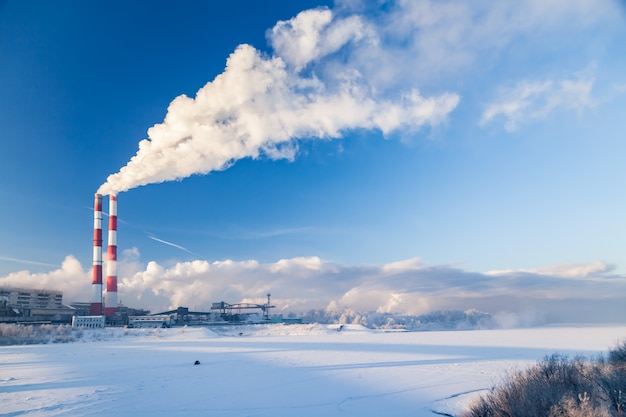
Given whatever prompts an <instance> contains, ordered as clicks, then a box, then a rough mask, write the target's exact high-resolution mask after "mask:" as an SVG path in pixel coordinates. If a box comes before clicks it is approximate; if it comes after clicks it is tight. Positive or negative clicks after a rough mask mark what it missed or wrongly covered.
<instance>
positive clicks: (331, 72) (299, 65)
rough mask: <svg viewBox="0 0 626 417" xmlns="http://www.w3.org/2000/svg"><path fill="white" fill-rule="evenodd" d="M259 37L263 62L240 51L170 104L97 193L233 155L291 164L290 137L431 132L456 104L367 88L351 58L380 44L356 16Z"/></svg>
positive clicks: (201, 169) (321, 18)
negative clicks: (267, 47) (191, 93)
mask: <svg viewBox="0 0 626 417" xmlns="http://www.w3.org/2000/svg"><path fill="white" fill-rule="evenodd" d="M268 38H269V40H270V43H271V46H272V47H273V54H272V55H266V54H264V53H262V52H260V51H259V50H257V49H255V48H253V47H252V46H250V45H240V46H239V47H238V48H237V49H236V50H235V51H234V52H233V53H232V54H231V55H230V57H229V58H228V60H227V62H226V69H225V70H224V72H223V73H222V74H220V75H218V76H217V77H216V78H215V79H214V80H213V81H211V82H209V83H207V84H206V85H205V86H204V87H202V88H201V89H200V90H199V91H198V92H197V94H196V97H195V98H191V97H187V96H185V95H181V96H179V97H177V98H176V99H174V100H173V101H172V102H171V104H170V106H169V108H168V112H167V115H166V117H165V120H164V121H163V123H161V124H157V125H155V126H153V127H152V128H150V129H149V130H148V138H147V139H144V140H142V141H141V142H140V143H139V150H138V151H137V154H136V155H135V156H133V157H132V158H131V160H130V161H129V162H128V164H127V165H126V166H125V167H123V168H122V169H121V170H120V171H119V172H118V173H116V174H112V175H110V176H109V177H108V179H107V181H106V183H105V184H103V185H102V186H101V187H100V189H99V190H98V193H100V194H105V195H106V194H110V193H114V192H122V191H126V190H129V189H131V188H134V187H138V186H141V185H147V184H151V183H159V182H164V181H169V180H175V179H182V178H185V177H188V176H190V175H193V174H206V173H209V172H211V171H214V170H223V169H226V168H228V167H229V166H230V165H232V164H233V163H234V162H235V161H237V160H239V159H242V158H257V157H259V156H261V155H263V156H265V157H268V158H272V159H280V158H287V159H293V158H294V157H295V152H296V149H297V144H295V142H294V139H306V138H309V139H312V138H318V139H319V138H325V139H329V138H339V137H340V136H341V135H342V132H344V131H346V130H349V129H356V128H364V129H379V130H380V131H382V133H383V134H388V133H390V132H392V131H395V130H398V129H409V130H417V129H419V128H421V127H422V126H424V125H430V126H435V125H437V124H439V123H441V122H442V121H444V120H445V119H446V117H447V116H448V114H449V113H450V112H451V111H452V110H453V109H454V108H455V107H456V106H457V104H458V102H459V96H458V95H456V94H453V93H449V92H443V93H441V94H439V95H435V96H429V97H426V96H424V95H422V94H421V93H420V91H419V90H418V89H417V88H415V86H412V85H411V83H407V88H406V89H404V90H401V91H398V90H397V89H393V90H389V91H388V90H386V89H384V88H382V89H381V86H380V85H373V84H372V83H371V82H370V81H369V80H373V79H375V78H376V77H374V76H372V74H371V69H366V68H364V67H363V61H362V60H361V59H360V58H359V56H360V54H361V52H362V51H363V50H368V49H369V50H371V51H375V50H377V45H378V44H379V42H380V39H379V36H378V34H377V30H376V28H375V26H374V25H372V24H370V23H368V22H367V21H366V20H365V19H364V18H362V17H360V16H358V15H351V16H347V17H339V16H336V15H335V14H334V12H333V11H331V10H329V9H326V8H322V9H314V10H307V11H304V12H301V13H300V14H298V15H297V16H296V17H295V18H293V19H291V20H289V21H281V22H278V24H277V25H276V26H275V27H274V28H273V29H271V30H270V31H269V32H268ZM338 60H340V61H341V62H342V65H341V66H340V67H337V66H336V65H335V61H338ZM379 70H380V72H381V73H382V72H384V71H386V70H388V68H385V67H384V66H383V67H381V68H380V69H379ZM364 71H367V72H368V76H367V77H366V76H364Z"/></svg>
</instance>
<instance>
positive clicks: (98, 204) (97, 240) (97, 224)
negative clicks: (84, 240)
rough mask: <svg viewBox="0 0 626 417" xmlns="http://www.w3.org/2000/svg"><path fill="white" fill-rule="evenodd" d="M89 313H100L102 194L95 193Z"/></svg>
mask: <svg viewBox="0 0 626 417" xmlns="http://www.w3.org/2000/svg"><path fill="white" fill-rule="evenodd" d="M91 288H92V294H91V305H90V306H89V314H90V315H92V316H100V315H102V195H100V194H96V195H95V199H94V205H93V278H92V280H91Z"/></svg>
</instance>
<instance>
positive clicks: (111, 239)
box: [89, 194, 117, 317]
mask: <svg viewBox="0 0 626 417" xmlns="http://www.w3.org/2000/svg"><path fill="white" fill-rule="evenodd" d="M93 219H94V221H93V277H92V281H91V283H92V296H91V306H90V309H89V314H90V315H92V316H99V315H102V314H103V313H104V315H106V316H108V317H110V316H113V315H114V314H115V310H116V309H117V194H110V195H109V234H108V245H109V246H108V250H107V255H108V256H107V277H106V291H107V296H106V305H104V302H103V297H102V195H101V194H96V195H95V198H94V208H93Z"/></svg>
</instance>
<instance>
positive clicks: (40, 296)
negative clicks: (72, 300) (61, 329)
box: [0, 287, 75, 323]
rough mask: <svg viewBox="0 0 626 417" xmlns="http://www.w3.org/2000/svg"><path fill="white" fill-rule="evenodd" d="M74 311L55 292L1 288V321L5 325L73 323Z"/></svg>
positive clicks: (59, 293)
mask: <svg viewBox="0 0 626 417" xmlns="http://www.w3.org/2000/svg"><path fill="white" fill-rule="evenodd" d="M74 312H75V311H74V309H73V308H72V307H68V306H66V305H63V293H62V292H61V291H54V290H42V289H31V288H14V287H0V321H1V322H5V323H7V322H8V323H35V322H40V323H71V321H72V316H73V315H74Z"/></svg>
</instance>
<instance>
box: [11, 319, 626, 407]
mask: <svg viewBox="0 0 626 417" xmlns="http://www.w3.org/2000/svg"><path fill="white" fill-rule="evenodd" d="M625 336H626V326H624V325H621V326H619V325H605V326H600V325H597V326H589V325H584V326H583V325H581V326H571V325H570V326H554V327H542V328H527V329H509V330H469V331H433V332H400V331H396V332H383V331H379V330H370V329H367V328H365V327H361V326H356V325H345V326H343V327H341V328H340V327H339V326H337V325H335V326H332V325H320V324H302V325H257V326H227V327H211V328H208V327H178V328H171V329H133V330H130V329H110V328H108V329H101V330H89V331H83V334H82V337H81V338H80V339H78V341H76V342H71V343H51V344H40V345H14V346H2V347H0V415H2V416H33V417H34V416H58V415H59V416H60V415H63V416H68V415H71V416H151V417H158V416H168V417H170V416H207V415H212V416H227V417H228V416H259V417H261V416H275V417H280V416H296V415H297V416H299V417H306V416H316V417H317V416H324V417H332V416H360V417H363V416H383V415H387V416H412V417H415V416H417V417H420V416H431V417H432V416H435V415H436V414H434V413H440V414H449V415H457V414H458V412H459V411H460V410H461V409H462V408H463V407H464V406H465V405H466V404H467V403H468V401H471V400H472V398H475V397H476V396H477V395H480V392H481V391H483V390H485V389H488V388H489V387H491V386H493V385H494V384H495V383H498V382H499V381H501V380H502V378H503V377H504V376H505V375H506V372H507V371H511V370H513V369H515V368H520V367H524V366H527V365H529V364H530V363H534V362H535V361H537V360H539V359H541V358H543V357H544V356H545V355H548V354H551V353H555V352H559V353H563V354H567V355H570V356H575V355H578V354H581V355H585V356H588V357H589V356H595V355H596V354H599V353H602V352H606V351H607V350H608V349H609V348H611V347H613V346H614V345H615V344H616V343H617V341H618V340H623V338H624V337H625ZM196 360H197V361H199V362H200V364H199V365H194V362H195V361H196Z"/></svg>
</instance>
